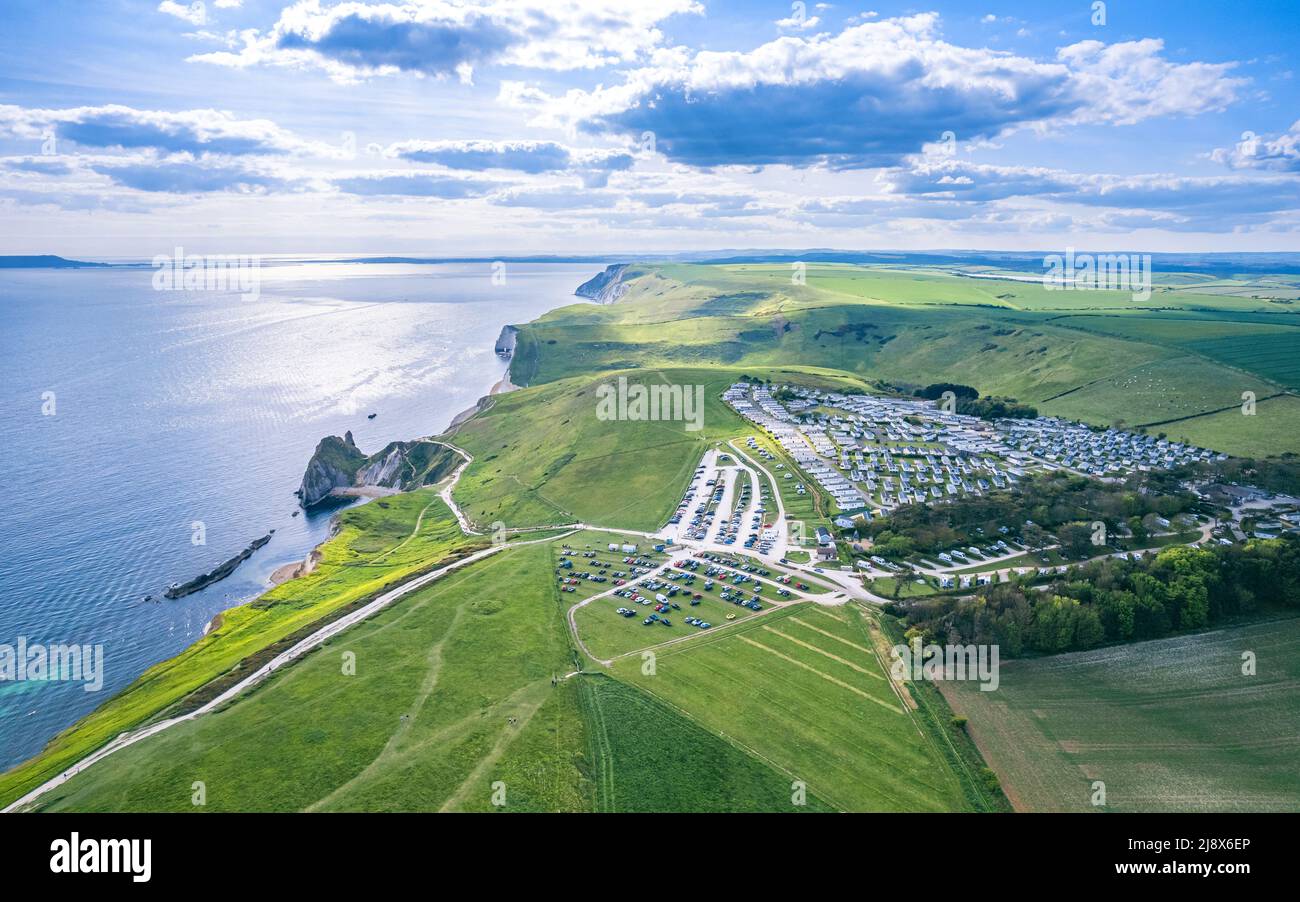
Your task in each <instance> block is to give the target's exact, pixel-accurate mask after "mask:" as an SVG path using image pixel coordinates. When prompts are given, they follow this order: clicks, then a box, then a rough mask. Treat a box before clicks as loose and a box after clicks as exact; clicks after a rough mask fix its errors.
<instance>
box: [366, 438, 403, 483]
mask: <svg viewBox="0 0 1300 902" xmlns="http://www.w3.org/2000/svg"><path fill="white" fill-rule="evenodd" d="M407 469H408V468H407V462H406V454H405V453H404V449H403V448H401V447H400V446H398V447H393V448H392V449H391V450H390V451H389V452H388V453H387V454H385V455H384V456H383V457H381V458H380V459H379V460H374V461H372V462H371V463H370V464H368V465H367V466H365V467H362V468H361V470H360V471H359V472H358V473H357V476H356V484H357V485H378V486H385V487H387V488H396V487H398V486H400V484H401V481H402V475H403V473H404V471H406V470H407Z"/></svg>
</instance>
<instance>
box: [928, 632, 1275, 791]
mask: <svg viewBox="0 0 1300 902" xmlns="http://www.w3.org/2000/svg"><path fill="white" fill-rule="evenodd" d="M1298 643H1300V619H1293V620H1284V621H1274V622H1268V623H1256V624H1251V625H1249V626H1241V627H1234V628H1230V629H1222V630H1215V631H1213V632H1208V633H1203V634H1199V635H1193V636H1182V637H1177V638H1171V639H1159V640H1156V641H1152V642H1140V643H1134V644H1132V645H1124V646H1118V647H1114V648H1103V649H1097V650H1094V651H1087V652H1076V653H1073V654H1065V655H1058V656H1055V657H1050V658H1042V659H1037V660H1017V661H1006V660H1003V661H1002V666H1001V683H1000V685H999V687H998V689H997V690H996V691H993V692H981V691H979V688H978V686H977V684H975V683H970V682H966V683H960V682H951V683H944V684H942V689H943V693H944V695H945V697H946V698H947V699H948V700H949V702H950V704H951V705H952V708H953V710H954V711H956V712H957V713H958V714H962V715H965V716H966V717H968V718H969V725H968V726H969V730H970V732H971V734H972V736H974V738H975V741H976V744H977V745H978V746H979V748H980V750H981V751H982V752H983V753H984V757H985V759H986V760H987V761H988V763H989V766H990V767H992V768H993V769H994V770H995V771H996V772H997V774H998V776H999V777H1000V778H1001V780H1002V785H1003V788H1004V789H1005V791H1006V793H1007V796H1008V797H1009V798H1010V799H1011V800H1012V802H1013V803H1014V804H1015V805H1016V806H1017V808H1020V809H1023V810H1028V811H1093V810H1103V811H1296V810H1300V801H1298V800H1300V768H1297V766H1296V761H1297V760H1300V659H1297V657H1296V655H1295V649H1296V647H1297V644H1298ZM1247 653H1250V654H1253V655H1254V656H1255V668H1256V669H1255V674H1254V675H1253V676H1250V675H1245V674H1243V673H1242V668H1243V664H1244V662H1243V657H1242V656H1243V655H1245V654H1247ZM1095 781H1101V782H1103V783H1104V784H1105V801H1106V804H1105V805H1104V806H1103V807H1100V808H1097V807H1096V806H1094V805H1093V804H1092V800H1093V797H1094V793H1095V791H1096V790H1095V789H1094V786H1093V784H1094V782H1095Z"/></svg>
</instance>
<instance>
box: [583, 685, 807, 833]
mask: <svg viewBox="0 0 1300 902" xmlns="http://www.w3.org/2000/svg"><path fill="white" fill-rule="evenodd" d="M576 682H577V688H578V689H579V691H580V692H581V693H582V698H583V700H584V706H585V708H586V710H587V712H588V722H589V723H590V724H591V725H592V726H591V728H590V730H589V732H588V735H589V736H590V737H591V752H590V755H589V757H590V759H591V761H592V772H593V774H594V781H595V783H596V810H597V811H606V812H615V811H631V812H646V811H703V812H709V811H792V812H803V811H828V810H832V809H831V808H830V806H828V805H827V804H826V803H825V802H823V801H822V800H821V799H819V798H818V797H817V796H816V795H815V794H813V793H811V792H809V793H807V797H806V799H805V800H804V804H802V805H796V804H795V803H794V793H793V792H792V789H793V787H792V785H791V784H792V782H793V781H792V780H791V779H790V778H789V777H788V776H787V775H785V774H783V773H781V772H780V771H778V770H776V769H775V768H773V767H770V766H769V765H767V764H765V763H763V762H762V761H760V760H757V759H755V758H754V757H752V756H751V755H749V754H747V753H746V752H744V751H742V750H741V749H739V748H737V747H736V746H735V745H732V744H730V743H728V742H727V741H726V740H725V739H723V738H721V737H720V736H717V735H716V734H714V733H711V732H709V731H708V730H706V729H704V728H703V727H701V726H700V725H699V724H698V723H696V722H695V721H693V720H691V719H690V718H688V717H686V716H685V715H683V714H682V713H680V712H679V711H677V710H675V709H674V708H672V707H671V706H669V705H667V704H665V703H663V702H661V701H659V700H658V699H656V698H654V697H653V696H651V695H649V694H647V693H645V692H642V691H641V690H640V689H637V688H635V687H633V686H629V685H627V684H626V683H621V682H618V681H617V680H614V679H611V678H609V677H607V676H604V675H602V674H584V675H583V676H582V677H580V678H579V679H578V680H577V681H576Z"/></svg>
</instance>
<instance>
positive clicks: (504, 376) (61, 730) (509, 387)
mask: <svg viewBox="0 0 1300 902" xmlns="http://www.w3.org/2000/svg"><path fill="white" fill-rule="evenodd" d="M556 306H557V307H558V306H562V305H560V304H557V305H556ZM551 309H555V308H554V307H553V308H551ZM537 315H541V314H540V313H539V314H537ZM521 387H522V386H517V385H515V384H514V383H513V382H512V381H511V379H510V372H509V366H508V365H507V366H506V368H505V371H504V372H501V373H500V375H499V378H498V379H497V380H496V381H495V383H493V384H491V385H490V387H489V388H488V392H487V394H485V395H484V396H483V397H481V398H480V399H479V401H478V403H476V404H475V405H474V406H472V407H471V408H469V409H467V410H465V411H462V412H461V413H460V414H458V415H457V416H456V417H455V418H454V420H453V425H451V426H449V427H448V428H447V429H446V430H444V432H443V433H438V434H445V433H446V432H451V431H454V429H455V428H456V427H457V426H459V425H461V424H463V423H464V422H465V421H467V420H469V419H470V418H471V417H473V416H474V414H476V413H478V412H480V411H481V410H484V409H486V408H487V407H488V406H490V404H491V400H490V399H491V398H492V397H494V396H496V395H499V394H505V393H508V392H511V391H515V390H517V389H518V388H521ZM415 428H416V429H418V428H419V427H418V424H416V427H415ZM416 434H417V435H418V433H416ZM355 495H356V496H363V497H355V500H354V504H359V503H365V502H366V501H367V500H369V497H368V496H367V493H365V492H358V493H355ZM346 506H353V505H346ZM336 531H337V526H335V527H334V528H333V529H332V530H331V533H330V535H329V536H328V537H326V538H325V539H322V540H320V541H318V542H317V543H316V545H315V546H314V547H312V548H311V549H310V551H308V552H307V554H306V555H305V556H304V557H302V558H296V559H293V560H288V561H285V560H284V559H283V558H281V562H279V563H277V562H275V561H271V562H269V569H270V571H271V572H270V573H269V574H268V575H267V576H265V577H263V580H264V581H263V582H262V584H261V585H260V587H256V588H254V587H252V586H250V587H249V588H248V589H247V590H246V594H244V593H240V594H238V595H234V596H233V597H231V596H228V597H227V598H226V599H225V604H224V605H223V606H222V608H221V609H220V610H219V611H217V612H215V613H213V614H211V615H210V616H209V619H208V620H207V621H206V622H205V623H203V625H202V627H201V631H200V632H199V633H198V635H197V636H196V637H195V639H194V640H193V642H191V643H189V644H187V645H186V646H184V648H182V649H181V650H179V651H177V652H176V653H174V654H171V655H164V656H163V657H160V658H157V659H154V660H152V662H151V663H148V664H147V666H146V667H145V668H144V670H143V671H142V672H141V676H144V675H148V674H149V673H150V672H151V671H153V670H154V669H156V668H158V667H159V666H160V665H165V664H166V662H168V661H173V660H177V659H179V658H184V657H185V656H186V655H187V654H189V653H190V652H192V651H193V649H194V648H195V647H196V646H197V645H199V644H200V643H202V642H204V641H205V640H208V639H211V637H212V636H213V634H214V633H215V632H217V631H219V630H220V629H222V626H223V624H224V623H225V622H227V621H228V620H229V619H230V617H231V616H232V615H234V614H235V612H237V611H240V610H242V609H246V608H247V607H248V606H249V605H251V604H254V603H255V602H257V601H258V599H261V598H263V597H264V596H265V595H266V593H267V592H270V591H274V590H275V589H276V588H277V587H278V586H280V585H284V584H285V583H287V582H290V581H291V580H294V579H297V578H298V577H301V576H305V575H307V574H308V573H311V572H313V570H315V569H316V567H317V565H318V563H319V562H320V561H321V560H322V559H323V555H322V554H321V548H322V547H323V546H324V544H325V542H327V541H329V540H330V539H331V538H333V535H334V533H335V532H336ZM139 682H140V676H137V677H136V678H135V680H134V681H133V682H131V683H129V684H128V685H127V686H125V687H123V689H122V690H120V691H117V692H114V693H113V694H112V695H110V696H109V698H107V699H105V700H104V701H103V702H102V703H101V704H99V705H96V706H95V707H93V708H92V709H90V710H89V711H88V712H87V713H84V714H82V715H80V716H78V717H77V718H75V719H74V720H72V721H71V722H70V723H67V724H66V725H61V726H59V727H58V728H57V729H56V730H54V732H53V733H52V734H50V735H48V736H46V737H45V739H44V743H43V744H42V745H41V746H40V747H39V748H38V749H36V750H35V751H33V752H32V753H31V754H29V755H28V756H26V757H24V758H21V759H19V760H16V761H14V762H13V763H12V764H10V765H8V766H6V767H5V768H4V769H3V774H4V775H5V776H9V775H13V774H17V773H20V772H23V771H24V770H25V769H26V768H30V767H33V766H37V765H38V763H39V762H40V761H41V760H42V759H43V758H44V757H45V756H46V755H47V753H49V752H50V751H51V743H52V742H53V741H54V740H55V739H57V738H58V737H59V736H62V735H65V734H66V735H73V733H74V731H77V730H79V729H81V727H82V725H83V724H86V723H87V722H88V721H95V719H96V718H97V717H100V715H101V712H103V711H105V710H106V709H112V704H113V703H114V702H115V700H116V699H118V698H119V697H120V696H121V695H122V693H123V692H126V691H129V690H130V689H131V688H132V687H135V686H137V685H139ZM112 710H115V709H112ZM109 716H111V715H109ZM95 729H96V728H94V727H90V730H91V733H94V732H95Z"/></svg>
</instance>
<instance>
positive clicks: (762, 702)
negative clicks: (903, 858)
mask: <svg viewBox="0 0 1300 902" xmlns="http://www.w3.org/2000/svg"><path fill="white" fill-rule="evenodd" d="M614 674H615V676H617V677H619V678H620V679H622V680H625V681H627V682H630V683H632V684H634V685H637V686H639V687H641V688H643V689H645V690H646V691H647V692H649V693H650V694H651V695H653V696H655V697H656V698H657V699H659V700H661V701H662V702H664V703H665V704H668V705H671V706H672V707H673V708H675V709H677V710H679V711H681V712H683V713H684V715H685V716H687V717H690V718H691V719H692V720H694V721H696V722H697V723H699V724H700V725H701V726H703V727H704V728H706V729H708V730H709V731H711V732H713V733H716V734H719V735H722V736H725V737H727V739H728V740H730V741H731V742H732V743H734V744H736V745H737V746H739V747H740V748H742V749H745V750H747V751H748V752H749V753H750V754H752V755H753V756H755V757H757V758H759V759H760V760H763V761H765V762H767V763H768V764H769V765H770V766H771V767H774V768H776V769H778V770H780V771H781V772H783V773H784V774H785V775H786V776H787V777H788V778H789V779H790V780H802V781H804V782H805V783H806V784H807V787H808V791H809V792H810V793H812V794H815V795H816V796H818V797H819V798H821V799H823V800H824V801H826V802H827V803H828V804H829V805H832V806H834V807H835V808H837V809H841V810H852V811H950V810H966V809H967V808H968V807H969V805H970V803H969V801H968V800H967V798H966V796H965V795H964V794H963V790H962V786H961V781H960V779H959V777H958V775H957V774H956V773H955V772H954V771H953V770H952V768H951V767H950V766H949V764H948V763H947V761H946V760H945V759H944V758H943V756H942V755H941V754H940V752H939V750H938V748H937V746H936V740H935V738H934V737H933V736H932V735H931V734H930V733H928V732H927V731H925V730H923V729H922V727H921V725H920V723H919V722H918V720H917V719H916V718H915V717H914V715H913V713H912V710H911V708H910V707H909V706H907V705H905V704H904V702H903V701H902V700H901V698H900V696H899V695H898V694H897V693H896V692H895V690H894V688H893V685H892V683H891V682H890V680H889V677H888V675H887V673H886V672H885V671H884V670H883V668H882V666H881V664H880V661H879V659H878V657H877V654H876V652H875V651H874V650H873V640H872V638H871V636H870V634H869V630H868V627H867V625H866V624H865V623H864V622H863V620H862V619H861V615H860V614H859V613H858V611H857V610H856V609H849V608H841V609H829V608H822V607H818V606H815V605H812V604H801V605H794V606H791V607H790V608H787V609H783V610H781V611H777V612H774V613H771V614H765V615H763V616H761V617H758V618H756V619H754V620H753V621H752V622H751V623H748V624H745V625H743V626H740V627H735V628H732V629H728V630H726V631H724V632H722V633H719V634H718V635H717V636H714V637H709V638H708V639H701V640H699V641H693V642H687V643H681V644H679V645H676V646H673V647H670V648H668V649H665V650H663V651H662V652H660V653H659V654H658V656H657V660H656V666H655V672H654V674H653V675H646V674H644V673H643V672H642V662H641V660H640V659H639V658H636V659H625V660H623V661H620V662H618V663H616V664H615V666H614Z"/></svg>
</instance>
